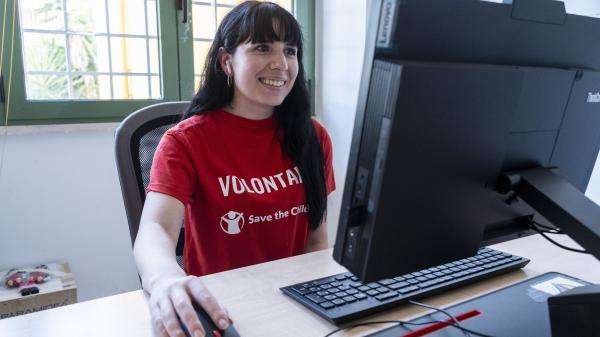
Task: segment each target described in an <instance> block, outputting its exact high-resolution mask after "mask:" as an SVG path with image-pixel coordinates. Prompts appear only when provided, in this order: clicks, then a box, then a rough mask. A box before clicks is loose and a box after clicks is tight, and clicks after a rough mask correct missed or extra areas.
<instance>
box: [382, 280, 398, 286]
mask: <svg viewBox="0 0 600 337" xmlns="http://www.w3.org/2000/svg"><path fill="white" fill-rule="evenodd" d="M392 283H396V280H393V279H385V280H381V281H379V284H381V285H384V286H387V285H390V284H392Z"/></svg>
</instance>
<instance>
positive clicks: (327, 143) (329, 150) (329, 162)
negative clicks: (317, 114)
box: [313, 120, 335, 195]
mask: <svg viewBox="0 0 600 337" xmlns="http://www.w3.org/2000/svg"><path fill="white" fill-rule="evenodd" d="M313 121H314V125H315V130H316V132H317V138H318V139H319V142H320V143H321V147H322V148H323V172H324V174H325V185H326V188H327V195H329V194H330V193H331V192H333V191H335V177H334V174H333V145H332V144H331V137H329V133H328V132H327V130H326V129H325V127H323V126H322V125H321V123H319V122H318V121H316V120H313Z"/></svg>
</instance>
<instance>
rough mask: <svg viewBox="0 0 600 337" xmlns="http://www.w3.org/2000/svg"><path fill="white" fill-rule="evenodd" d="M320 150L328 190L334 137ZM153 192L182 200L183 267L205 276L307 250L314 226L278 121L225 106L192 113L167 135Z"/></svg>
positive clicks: (324, 139) (322, 134) (321, 134)
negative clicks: (240, 113) (245, 115)
mask: <svg viewBox="0 0 600 337" xmlns="http://www.w3.org/2000/svg"><path fill="white" fill-rule="evenodd" d="M314 126H315V129H316V133H317V138H318V139H319V142H320V143H321V145H322V147H323V154H324V163H325V167H324V172H325V180H326V184H327V186H326V189H327V194H329V193H330V192H331V191H333V190H334V189H335V180H334V177H333V168H332V160H331V158H332V148H331V139H330V138H329V135H328V134H327V131H326V130H325V128H324V127H323V126H321V124H319V123H318V122H316V121H315V122H314ZM148 191H154V192H160V193H165V194H168V195H170V196H173V197H175V198H177V199H178V200H180V201H181V202H182V203H183V204H184V205H185V207H186V212H185V248H184V261H185V269H186V272H187V273H188V274H191V275H206V274H211V273H216V272H220V271H224V270H229V269H233V268H240V267H244V266H248V265H251V264H256V263H261V262H266V261H271V260H275V259H280V258H284V257H289V256H293V255H298V254H302V253H304V249H305V246H306V241H307V239H308V233H309V227H308V217H307V214H306V212H307V206H306V198H305V193H304V186H303V184H302V178H301V177H300V174H299V171H298V168H297V167H296V165H295V164H294V163H293V162H292V161H291V160H289V159H288V158H287V157H286V156H285V155H284V154H283V150H282V148H281V142H280V140H279V137H278V132H277V120H276V116H275V115H273V116H272V117H270V118H267V119H264V120H250V119H246V118H243V117H239V116H236V115H233V114H231V113H228V112H226V111H211V112H209V113H206V114H202V115H197V116H194V117H191V118H188V119H186V120H184V121H182V122H180V123H179V124H177V125H176V126H174V127H173V128H171V129H170V130H169V131H167V132H166V133H165V135H164V136H163V138H162V140H161V142H160V144H159V145H158V148H157V149H156V153H155V155H154V161H153V163H152V170H151V172H150V184H149V185H148Z"/></svg>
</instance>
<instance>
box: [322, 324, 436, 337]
mask: <svg viewBox="0 0 600 337" xmlns="http://www.w3.org/2000/svg"><path fill="white" fill-rule="evenodd" d="M390 323H393V324H398V325H402V326H404V325H410V324H412V325H430V324H435V323H438V321H429V322H418V323H417V322H407V321H401V320H393V321H370V322H363V323H356V324H351V325H348V326H345V327H341V328H338V329H335V330H333V331H331V332H330V333H328V334H327V335H325V336H323V337H330V336H333V335H334V334H336V333H338V332H340V331H343V330H348V329H354V328H358V327H359V326H365V325H373V324H390ZM407 329H408V328H407Z"/></svg>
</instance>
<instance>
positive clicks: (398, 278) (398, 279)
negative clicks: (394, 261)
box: [394, 276, 406, 282]
mask: <svg viewBox="0 0 600 337" xmlns="http://www.w3.org/2000/svg"><path fill="white" fill-rule="evenodd" d="M394 280H396V281H398V282H402V281H405V280H406V279H405V278H404V277H402V276H398V277H394Z"/></svg>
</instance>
